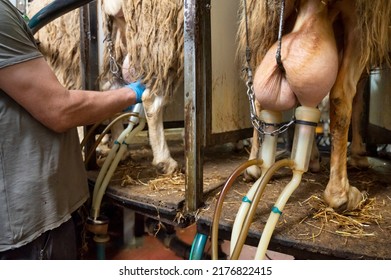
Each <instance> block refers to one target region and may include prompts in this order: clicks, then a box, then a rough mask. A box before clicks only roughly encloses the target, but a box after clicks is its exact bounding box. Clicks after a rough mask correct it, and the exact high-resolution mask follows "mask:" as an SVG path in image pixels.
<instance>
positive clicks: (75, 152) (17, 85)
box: [0, 0, 145, 259]
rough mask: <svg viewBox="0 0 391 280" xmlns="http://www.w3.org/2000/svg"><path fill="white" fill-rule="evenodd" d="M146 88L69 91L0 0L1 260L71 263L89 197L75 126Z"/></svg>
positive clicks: (112, 110) (18, 17)
mask: <svg viewBox="0 0 391 280" xmlns="http://www.w3.org/2000/svg"><path fill="white" fill-rule="evenodd" d="M144 89H145V87H144V86H143V85H142V84H140V83H134V84H130V85H128V86H126V87H124V88H120V89H116V90H111V91H105V92H96V91H85V90H67V89H66V88H64V87H63V86H62V85H61V84H60V83H59V82H58V80H57V78H56V77H55V75H54V73H53V72H52V70H51V68H50V67H49V66H48V64H47V63H46V61H45V59H44V58H43V56H42V54H41V53H40V52H39V51H38V48H37V46H36V44H35V41H34V38H33V36H32V34H31V32H30V30H29V28H28V26H27V25H26V23H25V22H24V20H23V18H22V17H21V15H20V13H19V12H18V10H17V9H16V8H15V7H14V6H13V5H12V4H11V3H10V2H9V1H8V0H0V133H1V138H0V259H75V258H76V256H77V254H76V241H75V238H76V237H75V230H74V225H73V222H72V219H71V215H72V213H74V212H75V211H76V210H77V209H78V208H79V207H81V206H82V205H83V204H84V203H85V201H86V200H87V198H88V196H89V193H88V187H87V176H86V172H85V169H84V164H83V160H82V155H81V151H80V145H79V139H78V135H77V130H76V127H77V126H82V125H88V124H92V123H95V122H98V121H101V120H104V119H108V118H109V117H111V116H113V115H114V114H115V113H117V112H120V111H122V110H123V109H124V108H127V107H128V106H130V105H133V104H135V103H137V102H141V99H142V94H143V92H144Z"/></svg>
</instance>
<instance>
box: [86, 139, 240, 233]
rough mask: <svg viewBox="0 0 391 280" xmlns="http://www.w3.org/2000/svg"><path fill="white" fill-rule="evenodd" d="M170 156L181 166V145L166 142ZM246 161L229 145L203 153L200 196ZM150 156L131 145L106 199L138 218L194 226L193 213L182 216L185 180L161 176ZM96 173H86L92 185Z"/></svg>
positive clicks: (144, 147)
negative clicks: (136, 214) (138, 214)
mask: <svg viewBox="0 0 391 280" xmlns="http://www.w3.org/2000/svg"><path fill="white" fill-rule="evenodd" d="M169 146H170V152H171V155H172V157H173V158H174V159H176V160H177V161H178V163H179V164H180V165H181V166H183V165H184V152H183V144H182V142H181V141H177V140H173V141H171V140H170V141H169ZM246 157H247V153H246V152H245V151H242V152H235V147H234V146H233V145H230V144H227V145H219V146H216V147H212V148H208V149H205V152H204V168H203V172H204V180H203V192H204V194H205V196H207V195H208V193H210V192H211V191H213V190H215V189H216V188H218V187H219V186H221V185H222V184H223V183H224V181H225V180H226V178H227V177H228V176H229V175H230V173H231V172H232V170H233V169H234V168H235V167H236V166H237V165H238V163H240V162H242V161H243V159H244V158H246ZM151 162H152V153H151V150H150V147H149V146H148V145H147V144H146V145H141V146H140V145H133V146H132V147H131V159H130V160H127V161H125V162H122V163H121V164H120V165H119V166H118V168H117V170H116V172H115V174H114V175H113V177H112V179H111V181H110V184H109V186H108V187H107V189H106V197H108V198H111V199H113V201H114V202H115V203H118V204H120V205H123V206H125V207H127V208H131V209H134V210H136V211H138V212H140V213H142V214H145V215H148V216H151V217H153V218H156V219H159V220H162V221H164V222H168V223H173V224H175V225H176V226H182V227H184V226H188V225H189V224H191V223H193V222H194V217H195V213H186V212H185V210H184V206H185V176H184V174H183V173H181V172H178V173H177V174H174V175H173V176H162V175H159V174H157V173H156V169H155V167H153V166H152V163H151ZM97 176H98V171H90V172H89V179H90V180H91V181H93V182H95V180H96V178H97Z"/></svg>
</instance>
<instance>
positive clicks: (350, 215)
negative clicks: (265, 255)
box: [300, 195, 382, 238]
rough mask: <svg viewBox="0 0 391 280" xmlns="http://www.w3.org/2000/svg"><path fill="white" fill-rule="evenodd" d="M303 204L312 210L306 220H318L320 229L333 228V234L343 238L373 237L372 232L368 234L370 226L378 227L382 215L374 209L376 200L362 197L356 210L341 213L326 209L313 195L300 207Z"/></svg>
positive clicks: (320, 200)
mask: <svg viewBox="0 0 391 280" xmlns="http://www.w3.org/2000/svg"><path fill="white" fill-rule="evenodd" d="M304 204H308V205H309V206H311V208H312V209H313V210H314V211H313V212H312V213H311V214H310V215H311V217H306V219H307V218H312V219H315V220H320V221H321V222H322V228H323V225H327V224H329V225H331V226H334V227H336V229H335V230H334V231H333V232H334V233H335V234H338V235H341V236H345V237H356V238H357V237H364V236H374V235H375V234H374V233H373V232H368V230H369V228H370V225H373V224H377V225H379V221H380V220H382V215H381V214H380V213H379V210H377V209H376V199H375V198H368V197H367V196H364V197H363V200H362V201H361V202H360V204H359V206H358V208H357V209H355V210H350V211H348V210H346V211H343V212H342V213H338V212H336V211H334V209H332V208H330V207H327V205H326V204H325V202H324V201H323V200H322V199H321V198H319V197H317V196H315V195H313V196H311V197H310V198H308V199H306V200H305V201H304V202H301V203H300V205H304ZM304 220H305V219H304ZM304 220H303V221H304ZM303 221H302V222H303ZM319 234H320V233H319ZM319 234H318V235H319Z"/></svg>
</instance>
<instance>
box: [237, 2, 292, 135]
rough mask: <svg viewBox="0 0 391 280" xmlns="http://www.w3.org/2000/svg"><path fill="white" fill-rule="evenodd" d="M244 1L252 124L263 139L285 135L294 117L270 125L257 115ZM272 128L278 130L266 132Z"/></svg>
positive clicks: (248, 87) (248, 93)
mask: <svg viewBox="0 0 391 280" xmlns="http://www.w3.org/2000/svg"><path fill="white" fill-rule="evenodd" d="M243 1H244V12H245V21H246V22H245V23H246V42H247V46H246V61H247V67H246V69H245V70H246V71H247V82H246V86H247V96H248V99H249V103H250V119H251V123H252V125H253V127H254V128H255V129H256V130H257V131H258V132H259V133H260V136H261V138H263V136H264V135H271V136H275V135H279V134H281V133H284V132H285V131H286V130H287V129H288V128H289V127H290V126H291V125H292V124H294V123H295V119H294V117H292V119H291V120H290V121H289V122H287V123H282V124H270V123H266V122H264V121H263V120H261V119H259V118H258V115H257V113H256V112H257V111H256V107H255V94H254V84H253V73H252V70H251V66H250V60H251V50H250V46H249V38H248V25H247V4H246V0H243ZM281 1H282V5H284V0H281ZM282 12H283V10H282ZM280 19H281V17H280ZM270 126H273V127H278V128H277V129H275V130H273V131H266V128H268V127H270Z"/></svg>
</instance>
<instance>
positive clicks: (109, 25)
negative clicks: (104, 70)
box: [103, 16, 122, 80]
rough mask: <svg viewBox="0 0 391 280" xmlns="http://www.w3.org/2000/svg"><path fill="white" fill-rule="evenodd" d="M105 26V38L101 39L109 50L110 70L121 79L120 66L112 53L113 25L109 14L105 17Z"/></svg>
mask: <svg viewBox="0 0 391 280" xmlns="http://www.w3.org/2000/svg"><path fill="white" fill-rule="evenodd" d="M106 28H107V35H106V37H105V39H104V40H103V42H107V49H108V52H109V64H110V72H111V73H112V74H113V75H114V76H115V77H117V78H118V79H121V80H122V75H121V73H120V67H119V65H118V63H117V60H116V59H115V55H114V51H113V49H114V43H113V40H111V36H112V30H113V26H112V18H111V17H110V16H107V17H106Z"/></svg>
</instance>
